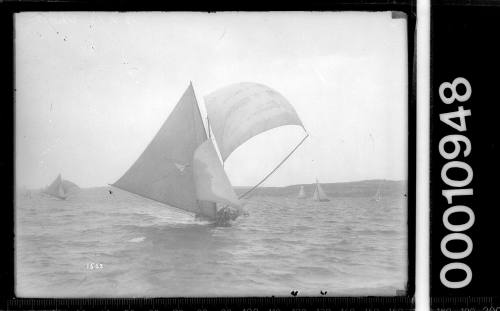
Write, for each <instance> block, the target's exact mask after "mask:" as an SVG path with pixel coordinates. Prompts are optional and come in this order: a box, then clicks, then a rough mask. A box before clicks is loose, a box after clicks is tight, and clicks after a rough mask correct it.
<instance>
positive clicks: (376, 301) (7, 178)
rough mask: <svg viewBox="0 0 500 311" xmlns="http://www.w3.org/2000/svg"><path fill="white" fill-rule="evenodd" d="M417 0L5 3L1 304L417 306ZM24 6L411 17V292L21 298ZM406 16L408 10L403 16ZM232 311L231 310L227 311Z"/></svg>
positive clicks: (0, 7) (0, 9) (0, 27)
mask: <svg viewBox="0 0 500 311" xmlns="http://www.w3.org/2000/svg"><path fill="white" fill-rule="evenodd" d="M415 1H416V0H394V1H380V0H373V1H369V2H365V1H362V0H360V1H340V2H327V1H309V2H307V3H296V2H286V3H271V2H258V1H257V2H256V1H252V2H244V3H242V2H236V1H233V2H231V3H229V2H226V3H224V2H209V3H204V4H199V3H196V4H195V3H192V4H189V3H187V2H182V3H180V2H179V3H175V4H172V3H169V4H163V5H159V4H156V5H155V4H151V3H140V2H127V1H114V2H104V3H98V2H97V1H59V2H49V1H39V2H37V1H19V2H3V3H0V32H1V35H2V36H1V39H2V41H3V44H2V45H3V46H4V48H2V52H3V53H4V55H2V61H3V64H4V66H3V70H2V71H1V75H2V86H3V90H2V92H1V96H2V97H3V100H2V104H1V105H0V107H1V108H0V109H1V111H0V113H1V115H2V117H3V120H2V122H1V123H0V127H1V128H0V130H1V132H2V135H3V137H2V138H3V147H4V148H2V149H3V152H2V153H0V170H1V171H0V172H1V173H2V177H3V178H2V186H3V187H1V188H0V189H1V198H2V199H3V201H4V204H2V211H1V213H0V215H1V216H2V217H0V222H1V223H0V230H1V231H0V239H1V246H2V249H3V250H4V251H3V252H2V253H3V256H1V257H0V258H2V269H1V270H0V287H1V290H0V309H9V310H10V309H23V310H24V309H33V310H36V309H68V310H73V309H80V310H81V309H85V310H89V309H90V310H123V309H128V310H130V309H134V310H138V309H148V310H158V309H169V310H170V309H172V310H174V309H175V310H179V311H180V310H183V311H186V310H201V311H203V310H204V309H206V310H207V311H209V310H221V309H226V310H227V309H228V308H230V309H231V310H232V311H235V310H242V309H240V308H244V309H245V310H248V311H250V309H249V308H251V311H254V308H258V310H259V311H262V310H268V309H269V310H272V311H278V309H279V310H281V311H283V310H291V309H300V310H297V311H306V310H307V311H313V310H316V311H328V310H329V309H330V310H337V309H339V310H340V308H343V309H345V310H349V311H351V310H357V309H362V310H365V309H368V308H370V309H373V308H378V310H389V309H398V310H399V311H401V310H413V309H414V298H413V297H414V293H415V255H416V250H415V247H416V244H415V239H416V226H415V224H416V219H415V209H416V132H417V124H416V112H417V111H416V109H417V108H416V49H415V40H416V35H415V31H416V2H415ZM25 11H122V12H125V11H200V12H214V11H367V12H370V11H393V18H405V19H406V20H407V53H408V55H407V60H408V66H407V74H408V77H407V78H408V89H407V94H408V95H407V98H408V101H407V105H408V110H407V111H408V116H407V124H408V136H407V137H408V158H407V161H408V162H407V163H408V172H407V177H408V180H407V187H408V188H407V191H408V193H407V195H408V206H407V208H408V211H407V221H408V226H407V232H408V240H407V248H408V249H407V251H408V254H407V255H408V261H407V262H408V267H407V273H408V275H407V286H406V292H405V293H404V294H403V295H401V296H394V297H377V296H369V297H301V296H300V295H299V296H298V297H293V296H290V297H286V298H282V297H266V298H261V297H250V298H248V297H247V298H151V299H145V298H139V299H133V298H127V299H121V298H112V299H108V298H102V299H97V298H92V299H82V298H78V299H35V298H16V297H15V293H14V277H15V275H14V264H15V262H14V178H15V172H14V126H15V124H14V122H15V121H14V110H15V109H14V94H15V89H14V79H13V77H14V74H15V72H14V57H15V53H14V46H13V44H14V25H13V23H14V14H15V13H16V12H25ZM401 13H403V14H401ZM228 311H229V310H228Z"/></svg>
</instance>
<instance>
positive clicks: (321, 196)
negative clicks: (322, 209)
mask: <svg viewBox="0 0 500 311" xmlns="http://www.w3.org/2000/svg"><path fill="white" fill-rule="evenodd" d="M313 200H314V201H318V202H328V201H330V199H329V198H328V197H327V196H326V194H325V192H324V191H323V188H321V185H320V184H319V182H318V179H316V185H315V188H314V194H313Z"/></svg>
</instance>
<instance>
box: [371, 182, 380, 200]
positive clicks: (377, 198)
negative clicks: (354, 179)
mask: <svg viewBox="0 0 500 311" xmlns="http://www.w3.org/2000/svg"><path fill="white" fill-rule="evenodd" d="M373 200H374V201H375V202H380V200H382V195H381V193H380V183H379V184H378V188H377V192H376V193H375V195H374V196H373Z"/></svg>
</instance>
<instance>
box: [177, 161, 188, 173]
mask: <svg viewBox="0 0 500 311" xmlns="http://www.w3.org/2000/svg"><path fill="white" fill-rule="evenodd" d="M174 165H175V167H177V169H178V170H179V171H180V172H181V173H184V170H185V169H186V167H188V166H189V164H180V163H177V162H174Z"/></svg>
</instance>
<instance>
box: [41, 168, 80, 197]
mask: <svg viewBox="0 0 500 311" xmlns="http://www.w3.org/2000/svg"><path fill="white" fill-rule="evenodd" d="M76 189H79V187H78V186H77V185H76V184H74V183H72V182H71V181H69V180H63V179H62V177H61V174H59V175H57V177H56V179H55V180H54V181H53V182H52V183H51V184H50V185H49V186H48V187H46V188H45V189H44V190H43V191H42V192H43V193H45V194H48V195H51V196H54V197H57V198H60V199H66V198H67V197H68V195H69V194H70V193H71V192H74V191H75V190H76Z"/></svg>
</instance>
